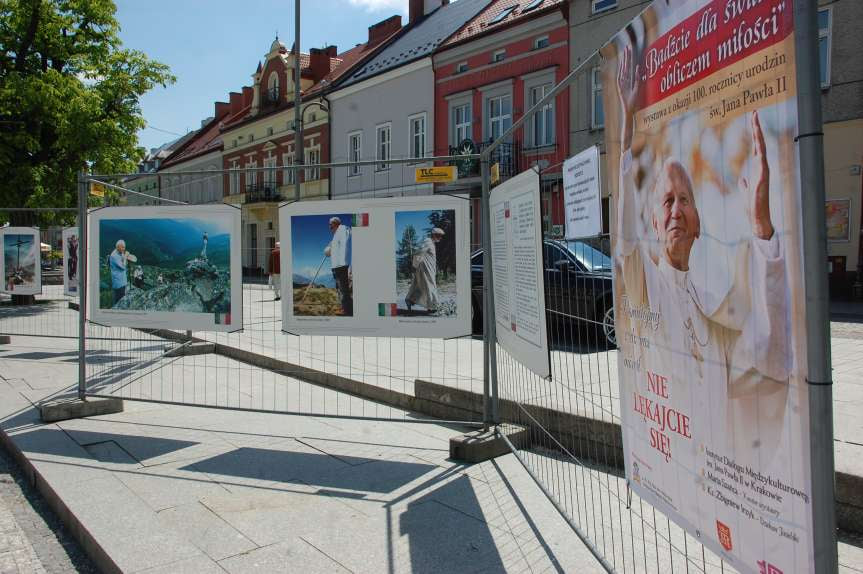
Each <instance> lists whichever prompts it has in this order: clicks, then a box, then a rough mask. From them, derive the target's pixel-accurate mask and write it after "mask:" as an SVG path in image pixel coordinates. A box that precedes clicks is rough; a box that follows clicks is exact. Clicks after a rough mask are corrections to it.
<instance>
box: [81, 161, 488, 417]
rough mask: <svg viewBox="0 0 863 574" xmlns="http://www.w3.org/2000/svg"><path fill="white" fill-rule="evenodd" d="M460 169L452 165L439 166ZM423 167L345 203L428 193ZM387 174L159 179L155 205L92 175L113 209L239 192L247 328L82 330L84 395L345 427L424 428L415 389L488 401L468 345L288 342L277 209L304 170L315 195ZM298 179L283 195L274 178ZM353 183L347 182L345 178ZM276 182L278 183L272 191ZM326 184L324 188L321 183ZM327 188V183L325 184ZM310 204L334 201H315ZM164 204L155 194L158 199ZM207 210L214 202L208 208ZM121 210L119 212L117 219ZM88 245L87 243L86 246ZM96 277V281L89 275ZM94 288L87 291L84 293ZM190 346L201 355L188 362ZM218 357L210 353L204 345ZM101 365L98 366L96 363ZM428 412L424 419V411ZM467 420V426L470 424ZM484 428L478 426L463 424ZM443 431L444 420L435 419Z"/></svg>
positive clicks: (310, 170)
mask: <svg viewBox="0 0 863 574" xmlns="http://www.w3.org/2000/svg"><path fill="white" fill-rule="evenodd" d="M433 159H434V161H444V162H449V161H455V159H456V158H451V157H443V158H433ZM430 161H432V158H427V159H426V160H424V163H420V162H418V160H416V159H406V160H392V161H391V162H388V163H389V165H388V169H387V170H386V172H387V177H385V178H383V179H380V180H378V179H377V178H375V179H372V180H371V182H372V185H371V186H369V187H368V188H364V189H351V190H346V192H345V193H344V194H342V195H339V198H352V199H356V198H372V197H392V196H408V195H420V194H423V193H428V191H429V190H430V186H427V185H425V186H424V185H418V184H416V183H413V178H414V169H415V168H416V167H417V166H419V165H429V163H428V162H430ZM379 164H380V162H359V163H354V164H320V165H305V166H278V167H267V168H240V169H237V170H225V171H223V170H215V171H202V172H182V173H177V174H168V175H160V176H156V177H159V178H160V179H161V180H160V181H159V182H158V185H155V186H153V190H154V191H152V192H150V193H137V192H134V191H132V190H131V189H130V182H129V179H130V178H135V177H141V176H135V175H117V174H110V175H93V176H87V177H85V178H84V180H83V181H82V189H84V188H86V187H87V186H88V185H89V184H91V183H98V184H100V185H102V186H104V187H106V188H107V189H109V190H112V191H113V192H114V193H113V194H112V195H113V196H112V197H110V198H108V197H107V195H106V203H108V204H112V205H120V206H122V205H141V204H144V205H158V204H162V205H166V204H172V203H173V204H180V203H183V204H192V205H197V204H201V205H203V204H206V203H208V202H212V201H213V200H217V199H218V198H219V197H220V195H219V194H212V193H207V192H206V191H205V190H204V189H203V188H204V185H203V184H205V183H206V182H212V181H213V180H216V181H223V182H224V183H225V185H227V186H229V188H231V186H233V185H234V182H236V181H237V180H238V179H240V180H242V181H243V183H244V185H243V186H242V193H235V194H228V195H227V198H226V199H225V202H233V203H235V204H236V205H237V206H238V207H240V209H241V210H242V267H243V285H242V294H243V316H244V325H243V330H242V331H241V332H236V333H217V332H189V331H164V330H162V331H152V330H145V329H130V328H122V327H105V326H101V325H97V324H95V323H93V322H88V323H87V324H86V327H85V329H86V331H85V332H86V336H85V339H84V345H85V347H86V356H87V357H88V360H87V361H85V362H84V363H83V365H84V367H83V368H85V370H86V372H85V373H84V374H83V380H85V381H86V383H85V385H84V388H83V393H84V395H86V396H91V397H117V398H123V399H127V400H138V401H151V402H159V403H171V404H183V405H195V406H203V407H214V408H225V409H239V410H252V411H262V412H274V413H293V414H309V415H315V416H325V417H326V416H333V417H343V418H364V419H384V420H401V421H419V422H423V421H425V420H426V419H425V418H423V417H421V416H418V415H417V413H416V412H415V411H417V410H418V409H416V408H415V407H416V404H417V394H418V393H417V390H416V389H415V386H416V384H417V383H416V381H417V380H418V379H420V380H422V381H424V382H425V383H431V384H433V385H439V386H442V387H448V388H454V389H460V390H466V391H471V392H476V393H481V392H482V381H483V372H482V368H483V367H482V365H483V363H482V360H481V358H480V357H481V353H482V343H481V341H480V340H478V339H475V338H474V337H472V336H471V334H470V333H465V335H464V336H463V337H458V338H454V339H448V340H440V339H421V338H395V337H391V338H380V337H362V336H358V337H341V336H339V337H336V336H318V335H315V336H311V335H291V334H286V333H283V332H282V329H281V326H282V318H281V303H280V302H278V301H277V298H276V297H277V291H276V289H275V286H274V285H272V284H271V282H270V280H269V279H270V266H271V261H270V255H271V253H272V250H273V248H274V247H275V243H276V241H278V237H279V227H278V206H279V204H280V202H281V201H284V200H291V199H293V198H294V197H295V196H294V194H295V189H294V186H293V185H292V182H294V181H295V178H296V177H297V176H296V174H297V172H298V171H299V170H302V171H303V175H304V179H305V180H307V181H311V182H312V183H314V182H315V181H317V180H319V179H323V178H326V177H333V175H332V174H334V173H336V170H338V169H340V168H346V167H347V166H348V165H350V166H352V167H353V166H358V167H359V168H360V169H362V168H367V169H373V168H377V167H378V165H379ZM276 171H277V172H278V173H284V174H291V175H289V176H286V177H285V178H284V179H283V180H282V181H286V180H288V179H290V182H291V183H289V184H286V185H282V186H277V185H275V184H274V182H275V181H276V179H275V178H274V177H272V176H273V175H274V174H275V173H276ZM345 171H346V170H345ZM271 178H272V179H271ZM325 183H326V182H325ZM330 183H331V184H332V182H330ZM307 189H311V190H315V186H314V185H309V186H308V188H305V187H304V189H303V192H304V195H303V198H305V199H316V200H319V201H327V200H328V198H327V196H326V195H325V194H324V195H321V194H320V193H317V194H315V195H313V196H311V197H306V196H305V192H306V190H307ZM157 192H158V194H157ZM208 200H209V201H208ZM120 209H122V207H120ZM84 241H86V238H84ZM90 276H91V277H92V276H93V275H92V274H90ZM88 288H90V289H92V288H94V286H92V285H91V286H89V287H88V286H84V287H83V288H82V293H83V292H86V290H87V289H88ZM193 343H194V344H195V346H196V347H200V346H201V345H202V344H203V345H204V347H205V348H206V351H207V352H206V353H205V354H200V355H192V354H188V353H189V351H188V349H189V348H190V347H191V346H192V344H193ZM208 344H209V345H211V347H209V348H207V347H206V345H208ZM94 356H95V357H99V360H97V361H94V360H92V359H91V357H94ZM420 410H421V409H420ZM464 418H467V419H469V420H468V421H465V420H464ZM458 420H459V422H470V423H472V424H478V423H479V420H480V416H478V415H476V416H469V417H462V418H459V419H458ZM435 422H439V419H435Z"/></svg>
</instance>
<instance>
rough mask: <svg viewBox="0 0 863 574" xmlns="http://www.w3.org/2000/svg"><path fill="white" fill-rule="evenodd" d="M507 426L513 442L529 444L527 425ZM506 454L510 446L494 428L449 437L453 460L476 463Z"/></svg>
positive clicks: (509, 436)
mask: <svg viewBox="0 0 863 574" xmlns="http://www.w3.org/2000/svg"><path fill="white" fill-rule="evenodd" d="M506 428H507V430H506V435H507V438H508V439H509V441H510V442H511V443H512V444H514V445H520V444H527V440H528V438H529V432H530V431H529V430H528V429H527V427H517V426H514V425H506ZM499 430H501V429H499ZM501 432H502V431H501ZM505 454H509V446H508V445H507V444H506V442H505V441H504V440H503V437H502V436H501V435H500V434H499V432H495V429H493V428H490V429H488V430H476V431H473V432H469V433H466V434H463V435H459V436H454V437H452V438H451V439H449V457H450V458H451V459H453V460H458V461H461V462H467V463H476V462H483V461H486V460H490V459H492V458H497V457H499V456H503V455H505Z"/></svg>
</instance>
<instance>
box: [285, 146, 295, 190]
mask: <svg viewBox="0 0 863 574" xmlns="http://www.w3.org/2000/svg"><path fill="white" fill-rule="evenodd" d="M293 164H294V154H292V153H283V154H282V165H283V166H284V167H285V169H283V170H282V184H283V185H293V184H294V173H296V170H293V169H288V167H287V166H289V165H293Z"/></svg>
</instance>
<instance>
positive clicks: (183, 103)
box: [115, 0, 408, 148]
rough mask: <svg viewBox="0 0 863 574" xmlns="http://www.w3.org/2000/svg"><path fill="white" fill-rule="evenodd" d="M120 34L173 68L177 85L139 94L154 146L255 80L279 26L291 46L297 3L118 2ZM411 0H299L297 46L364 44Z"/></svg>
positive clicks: (145, 134) (146, 140) (143, 136)
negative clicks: (372, 30) (370, 33)
mask: <svg viewBox="0 0 863 574" xmlns="http://www.w3.org/2000/svg"><path fill="white" fill-rule="evenodd" d="M115 1H116V3H117V20H118V21H119V22H120V26H121V31H120V38H121V39H122V41H123V45H124V46H125V47H127V48H134V49H136V50H141V51H143V52H145V53H146V54H147V55H148V56H150V57H151V58H154V59H156V60H159V61H160V62H163V63H165V64H168V65H169V66H170V67H171V72H172V73H173V74H174V75H175V76H176V77H177V82H176V83H175V84H173V85H170V86H168V88H166V89H162V88H156V89H154V90H153V91H151V92H150V93H148V94H146V95H145V96H144V97H143V98H142V99H141V107H142V110H143V113H144V118H145V119H146V120H147V123H148V128H147V129H144V130H142V131H141V132H139V134H138V137H139V139H140V143H141V145H142V146H144V147H146V148H151V147H157V146H159V145H161V144H163V143H165V142H167V141H169V140H171V139H174V138H176V137H177V136H176V135H172V134H170V133H165V132H163V131H158V130H157V129H155V128H159V129H160V130H166V131H168V132H173V133H174V134H180V135H182V134H184V133H186V132H187V131H188V130H192V129H195V128H197V127H199V126H200V125H201V120H203V119H204V118H207V117H209V116H211V115H212V114H213V102H215V101H217V100H220V101H228V93H229V92H231V91H239V88H241V87H242V86H244V85H250V84H251V81H252V80H251V75H252V74H253V73H254V72H255V68H257V65H258V61H259V60H262V59H263V58H264V55H265V54H266V53H267V52H268V51H269V48H270V44H271V43H272V41H273V38H274V37H275V34H276V31H277V30H278V33H279V38H280V39H281V40H282V42H283V43H284V44H285V45H286V46H288V47H289V48H290V46H291V44H292V43H293V40H294V2H293V1H292V0H281V1H276V0H244V1H243V0H241V1H236V0H234V1H227V0H172V1H168V0H150V1H149V2H142V1H141V0H115ZM407 5H408V0H302V5H301V6H302V7H301V16H302V21H301V24H302V30H301V32H300V40H301V41H300V44H301V46H300V49H301V50H302V51H303V52H308V50H309V48H310V47H313V48H314V47H323V46H325V45H328V44H335V45H336V46H338V49H339V52H343V51H345V50H347V49H348V48H350V47H352V46H354V45H356V44H358V43H360V42H364V41H365V40H366V39H367V38H368V27H369V26H371V25H372V24H374V23H376V22H380V21H381V20H383V19H385V18H387V17H389V16H392V15H393V14H402V21H403V22H406V21H407V15H406V14H407Z"/></svg>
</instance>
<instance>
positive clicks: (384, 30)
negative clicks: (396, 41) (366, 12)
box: [366, 15, 402, 48]
mask: <svg viewBox="0 0 863 574" xmlns="http://www.w3.org/2000/svg"><path fill="white" fill-rule="evenodd" d="M401 29H402V17H401V16H399V15H396V16H390V17H389V18H387V19H386V20H382V21H380V22H378V23H377V24H372V25H371V26H369V43H368V46H366V47H367V48H374V47H375V46H377V45H378V44H380V43H381V42H383V41H384V40H386V39H387V38H389V37H390V36H392V35H393V34H394V33H395V32H398V31H399V30H401Z"/></svg>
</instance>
